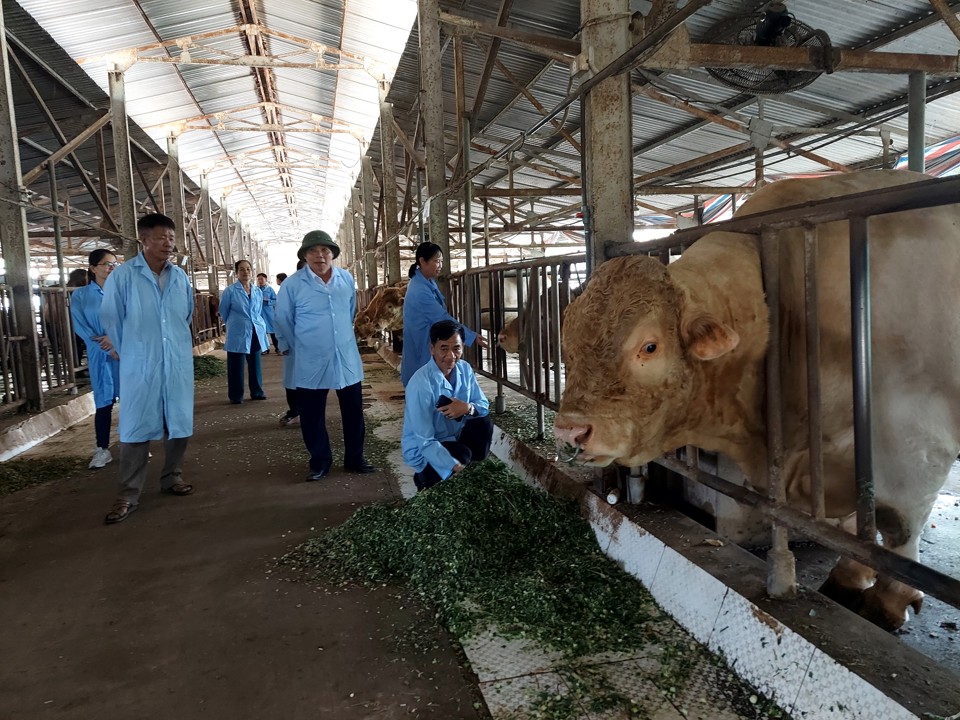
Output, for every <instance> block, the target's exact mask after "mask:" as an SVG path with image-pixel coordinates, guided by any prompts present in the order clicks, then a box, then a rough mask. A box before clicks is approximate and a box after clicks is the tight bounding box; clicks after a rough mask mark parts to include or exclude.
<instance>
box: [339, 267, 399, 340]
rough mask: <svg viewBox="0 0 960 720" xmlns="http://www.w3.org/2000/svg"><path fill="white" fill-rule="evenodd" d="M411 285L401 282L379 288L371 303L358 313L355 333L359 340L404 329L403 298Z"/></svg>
mask: <svg viewBox="0 0 960 720" xmlns="http://www.w3.org/2000/svg"><path fill="white" fill-rule="evenodd" d="M409 283H410V281H409V280H401V281H400V282H398V283H397V284H396V285H385V286H384V287H381V288H379V289H378V290H377V292H376V293H375V294H374V296H373V299H372V300H370V303H369V304H368V305H367V306H366V307H365V308H364V309H362V310H359V311H358V312H357V315H356V317H355V318H354V320H353V332H354V335H356V336H357V339H358V340H363V339H364V338H368V337H370V336H372V335H374V334H376V333H378V332H381V331H384V330H389V331H390V332H397V331H399V330H402V329H403V298H404V296H405V295H406V294H407V285H408V284H409Z"/></svg>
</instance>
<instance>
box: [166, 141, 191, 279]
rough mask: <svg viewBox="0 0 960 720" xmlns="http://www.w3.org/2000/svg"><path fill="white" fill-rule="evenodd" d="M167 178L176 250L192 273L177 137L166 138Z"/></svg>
mask: <svg viewBox="0 0 960 720" xmlns="http://www.w3.org/2000/svg"><path fill="white" fill-rule="evenodd" d="M167 176H168V177H169V178H170V198H171V201H172V202H171V204H172V205H173V208H172V212H173V221H174V222H175V223H176V224H177V229H176V231H175V234H176V239H177V250H179V251H180V253H181V254H182V255H183V256H184V257H185V258H187V262H189V263H190V267H191V271H192V268H193V262H192V259H191V258H190V247H189V244H188V243H187V231H186V230H187V217H186V213H185V212H184V198H183V175H182V174H181V172H180V143H179V139H178V138H177V136H176V135H172V134H171V135H169V136H167Z"/></svg>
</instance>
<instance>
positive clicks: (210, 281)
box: [200, 173, 220, 297]
mask: <svg viewBox="0 0 960 720" xmlns="http://www.w3.org/2000/svg"><path fill="white" fill-rule="evenodd" d="M200 193H201V200H200V202H202V203H203V238H204V240H206V247H207V292H210V293H212V294H213V295H214V296H215V297H220V279H219V277H220V276H219V274H218V273H217V256H216V251H215V248H214V245H213V200H212V198H211V197H210V180H209V178H208V177H207V174H206V173H204V174H203V175H201V176H200Z"/></svg>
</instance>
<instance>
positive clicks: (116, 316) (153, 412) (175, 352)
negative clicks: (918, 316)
mask: <svg viewBox="0 0 960 720" xmlns="http://www.w3.org/2000/svg"><path fill="white" fill-rule="evenodd" d="M175 230H176V226H175V225H174V223H173V220H171V219H170V218H168V217H167V216H166V215H161V214H159V213H151V214H149V215H145V216H143V217H142V218H140V220H139V221H138V222H137V232H138V234H139V238H140V243H141V245H142V250H143V251H142V252H141V253H140V254H139V255H137V256H136V257H134V258H133V259H132V260H130V261H129V262H126V263H124V264H123V265H121V266H120V267H118V268H117V269H116V270H114V271H113V273H112V274H111V275H110V277H109V278H108V279H107V282H106V284H105V286H104V288H103V304H102V305H101V308H100V319H101V320H102V321H103V327H104V329H105V330H106V331H107V335H108V336H109V337H110V339H111V340H112V341H113V347H114V349H115V350H116V351H117V353H118V354H119V356H120V493H119V495H118V497H117V502H116V504H115V505H114V507H113V510H111V511H110V513H109V514H107V516H106V518H105V520H106V522H107V523H108V524H112V523H118V522H121V521H122V520H126V519H127V517H128V516H129V515H130V513H132V512H133V511H134V510H136V509H137V503H138V502H139V501H140V493H141V492H142V491H143V486H144V483H145V481H146V477H147V460H148V458H149V452H150V441H151V440H161V439H165V443H164V464H163V470H162V471H161V473H160V488H161V490H162V491H163V492H165V493H169V494H171V495H189V494H190V493H191V492H193V486H192V485H189V484H187V483H185V482H183V480H182V479H181V477H180V472H181V471H180V467H181V464H182V462H183V455H184V453H185V452H186V449H187V441H188V439H189V438H190V436H191V435H192V434H193V332H192V330H191V327H190V325H191V321H192V320H193V289H192V288H191V287H190V282H189V280H187V274H186V273H185V272H184V271H183V270H181V269H180V268H178V267H177V266H176V265H174V264H173V263H172V262H170V258H171V257H173V255H174V253H175V251H176V246H175V243H176V235H175Z"/></svg>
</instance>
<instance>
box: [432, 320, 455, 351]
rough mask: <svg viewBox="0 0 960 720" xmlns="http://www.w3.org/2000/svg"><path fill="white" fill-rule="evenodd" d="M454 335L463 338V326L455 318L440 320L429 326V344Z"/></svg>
mask: <svg viewBox="0 0 960 720" xmlns="http://www.w3.org/2000/svg"><path fill="white" fill-rule="evenodd" d="M454 335H459V336H460V339H461V340H462V339H463V326H462V325H461V324H460V323H458V322H457V321H456V320H441V321H440V322H435V323H434V324H433V325H431V326H430V344H431V345H433V344H434V343H437V342H440V341H441V340H449V339H450V338H452V337H453V336H454Z"/></svg>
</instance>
